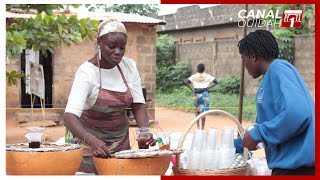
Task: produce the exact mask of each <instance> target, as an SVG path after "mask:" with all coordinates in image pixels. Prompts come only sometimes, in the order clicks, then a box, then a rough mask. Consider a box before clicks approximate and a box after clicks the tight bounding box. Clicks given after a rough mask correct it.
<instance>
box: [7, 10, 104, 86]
mask: <svg viewBox="0 0 320 180" xmlns="http://www.w3.org/2000/svg"><path fill="white" fill-rule="evenodd" d="M73 6H74V7H79V5H73ZM12 8H18V9H20V10H27V11H30V10H31V9H36V10H37V15H36V17H35V18H29V19H17V20H15V21H14V22H13V23H11V25H10V26H8V27H7V29H6V55H7V57H8V58H9V59H15V58H17V57H19V55H20V54H21V53H22V51H23V49H26V48H28V49H31V48H33V49H34V50H36V51H41V52H42V53H43V54H44V55H45V56H46V52H47V50H48V51H50V52H51V53H53V50H54V48H55V47H60V46H70V45H71V44H73V43H78V42H79V41H80V40H82V39H87V38H89V39H92V37H93V35H94V34H95V33H96V29H97V27H98V23H99V22H98V21H95V20H91V19H89V18H85V19H78V18H77V16H76V15H72V16H70V17H67V16H66V15H65V14H61V15H58V16H57V15H55V14H53V12H52V10H53V9H56V8H58V9H60V8H63V5H19V4H17V5H7V6H6V9H7V10H11V9H12ZM42 11H45V12H46V14H45V15H42V14H41V13H42ZM6 74H7V75H6V77H7V84H8V85H10V84H14V85H15V84H16V82H17V81H14V80H12V79H14V78H21V72H20V73H10V72H7V73H6ZM9 81H10V82H12V83H9Z"/></svg>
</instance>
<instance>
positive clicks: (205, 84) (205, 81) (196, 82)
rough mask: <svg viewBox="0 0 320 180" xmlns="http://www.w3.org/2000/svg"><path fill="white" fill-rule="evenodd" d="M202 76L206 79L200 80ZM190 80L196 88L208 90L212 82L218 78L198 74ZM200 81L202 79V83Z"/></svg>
mask: <svg viewBox="0 0 320 180" xmlns="http://www.w3.org/2000/svg"><path fill="white" fill-rule="evenodd" d="M200 76H204V78H199V77H200ZM188 79H189V80H190V81H191V82H192V83H193V87H194V88H207V87H208V86H209V84H210V82H212V81H213V80H215V79H216V78H215V77H213V76H211V75H209V74H206V73H196V74H194V75H192V76H190V77H189V78H188ZM199 79H201V81H200V80H199Z"/></svg>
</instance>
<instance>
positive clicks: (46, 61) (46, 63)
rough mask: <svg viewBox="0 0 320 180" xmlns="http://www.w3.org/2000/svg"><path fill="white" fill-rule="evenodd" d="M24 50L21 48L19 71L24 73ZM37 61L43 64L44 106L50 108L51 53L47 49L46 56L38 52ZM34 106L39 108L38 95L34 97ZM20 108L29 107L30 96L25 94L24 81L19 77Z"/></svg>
mask: <svg viewBox="0 0 320 180" xmlns="http://www.w3.org/2000/svg"><path fill="white" fill-rule="evenodd" d="M25 53H26V51H25V50H23V52H22V54H21V71H22V72H24V73H25V70H26V56H25ZM39 63H40V64H42V65H43V72H44V83H45V107H46V108H52V77H53V76H52V54H51V52H50V51H47V56H44V55H43V54H42V52H40V53H39ZM33 107H34V108H41V102H40V98H39V97H37V96H36V97H35V100H34V105H33ZM21 108H31V96H30V95H29V94H26V83H25V81H24V80H23V79H21Z"/></svg>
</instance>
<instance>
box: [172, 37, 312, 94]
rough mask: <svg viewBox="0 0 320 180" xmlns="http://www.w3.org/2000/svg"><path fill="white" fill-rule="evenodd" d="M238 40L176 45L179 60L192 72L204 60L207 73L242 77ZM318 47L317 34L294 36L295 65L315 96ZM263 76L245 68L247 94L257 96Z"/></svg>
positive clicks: (218, 76) (219, 76) (217, 76)
mask: <svg viewBox="0 0 320 180" xmlns="http://www.w3.org/2000/svg"><path fill="white" fill-rule="evenodd" d="M237 44H238V40H223V41H222V40H220V41H219V40H218V41H214V42H205V43H188V44H177V55H176V57H177V58H178V59H179V61H182V62H184V63H186V64H188V65H189V67H190V70H191V72H192V73H195V72H196V69H195V67H196V65H197V64H199V63H204V64H205V66H206V72H207V73H210V74H211V75H213V76H215V77H216V78H218V79H219V78H221V77H224V76H228V75H234V76H237V77H239V78H240V73H241V57H240V54H239V50H238V46H237ZM314 53H315V48H314V35H306V36H296V37H295V63H294V65H295V67H296V68H297V70H298V71H299V73H300V75H301V76H302V78H303V79H304V81H305V82H306V84H307V86H308V88H309V90H310V92H311V94H312V95H313V96H314V95H315V69H314V68H315V56H314ZM261 78H262V77H260V78H258V79H255V80H254V79H252V77H251V76H250V75H249V74H248V72H247V70H246V69H245V79H244V86H245V87H244V89H245V92H244V93H245V94H247V95H254V94H255V93H256V91H257V88H258V86H259V84H260V81H261Z"/></svg>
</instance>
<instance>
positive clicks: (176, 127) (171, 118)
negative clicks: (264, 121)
mask: <svg viewBox="0 0 320 180" xmlns="http://www.w3.org/2000/svg"><path fill="white" fill-rule="evenodd" d="M12 117H14V116H7V121H6V143H7V144H13V143H23V142H27V139H26V138H25V137H24V135H25V134H26V128H25V127H19V123H18V120H17V119H14V118H12ZM193 119H194V113H187V112H182V111H179V110H172V109H167V108H163V107H156V111H155V120H156V122H157V124H155V123H153V124H152V125H151V128H152V129H151V132H152V133H155V134H156V133H158V132H161V131H164V132H168V131H171V132H181V133H182V134H184V132H185V130H186V129H187V127H188V126H189V125H190V123H191V122H192V120H193ZM250 124H251V123H248V122H243V123H242V126H243V127H244V128H246V127H248V126H249V125H250ZM225 126H232V127H234V130H236V129H237V128H236V125H235V124H234V123H233V122H232V121H231V120H230V119H229V118H227V117H225V116H213V115H208V116H207V117H206V125H205V129H208V128H210V127H213V128H217V129H218V130H219V134H220V135H221V132H222V129H223V127H225ZM135 128H136V127H133V126H130V142H131V147H132V149H137V143H136V141H135V140H134V139H135V136H134V135H135V133H134V132H135ZM195 129H196V124H195V125H194V126H193V127H192V128H191V130H190V132H193V131H194V130H195ZM64 133H65V127H64V126H63V125H60V126H54V127H46V128H45V140H46V141H50V142H52V141H57V140H58V139H59V138H61V137H64ZM263 156H265V154H264V151H263V150H258V151H256V152H254V153H253V157H263Z"/></svg>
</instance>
